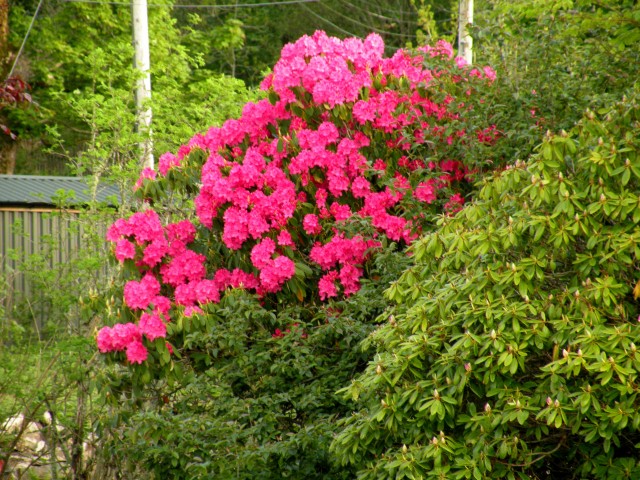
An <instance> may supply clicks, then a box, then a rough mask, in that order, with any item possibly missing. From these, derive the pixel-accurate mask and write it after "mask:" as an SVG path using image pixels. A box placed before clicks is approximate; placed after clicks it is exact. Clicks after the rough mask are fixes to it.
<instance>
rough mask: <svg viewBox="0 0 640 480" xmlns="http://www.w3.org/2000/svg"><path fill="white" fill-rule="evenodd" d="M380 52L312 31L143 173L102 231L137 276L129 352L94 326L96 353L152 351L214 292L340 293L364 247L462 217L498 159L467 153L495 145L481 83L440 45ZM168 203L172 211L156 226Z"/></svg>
mask: <svg viewBox="0 0 640 480" xmlns="http://www.w3.org/2000/svg"><path fill="white" fill-rule="evenodd" d="M383 51H384V45H383V42H382V39H381V38H380V37H379V36H378V35H370V36H369V37H367V38H366V39H365V40H360V39H346V40H339V39H337V38H332V37H329V36H327V35H326V34H324V33H323V32H317V33H316V34H314V35H313V36H312V37H308V36H305V37H303V38H301V39H300V40H298V41H297V42H295V43H293V44H289V45H287V46H285V47H284V48H283V50H282V56H281V58H280V60H279V61H278V62H277V64H276V65H275V67H274V69H273V73H272V74H270V75H269V76H267V77H266V78H265V80H264V81H263V83H262V88H263V89H264V90H265V92H266V93H267V97H268V98H265V99H263V100H261V101H259V102H257V103H248V104H247V105H246V106H245V108H244V109H243V113H242V116H241V117H240V118H239V119H237V120H229V121H227V122H226V123H225V124H224V125H223V126H222V127H219V128H218V127H216V128H212V129H210V130H209V131H207V132H206V133H204V134H197V135H195V136H194V137H193V138H192V139H191V140H190V141H189V142H188V143H187V144H186V145H184V146H182V147H181V148H180V149H179V150H178V151H177V152H176V153H175V154H174V153H166V154H164V155H162V156H161V157H160V159H159V162H158V172H157V174H156V173H155V172H151V171H146V170H145V171H143V172H142V175H141V177H140V180H139V181H138V183H137V184H136V188H137V189H138V192H139V193H140V195H141V196H142V197H143V198H145V200H146V201H147V202H148V209H146V210H144V211H141V212H139V213H136V214H134V215H133V216H131V217H130V218H128V219H120V220H118V221H117V222H116V223H115V224H113V226H112V227H111V228H110V229H109V231H108V235H107V238H108V240H109V241H111V242H113V244H114V250H115V256H116V258H117V259H118V260H119V261H120V262H123V263H125V264H126V265H127V266H128V268H129V270H130V271H131V272H133V274H134V276H136V277H138V278H137V279H132V280H130V281H129V282H128V283H127V284H126V286H125V290H124V299H125V304H126V307H127V310H128V314H127V315H125V318H126V319H130V320H131V322H130V323H131V326H127V327H126V329H125V330H122V331H126V332H129V337H128V338H129V340H130V342H131V344H132V345H129V344H126V343H127V342H126V341H123V340H122V339H121V334H122V332H121V331H120V330H119V331H118V332H117V334H116V332H114V330H113V329H109V327H105V330H103V331H101V332H100V334H99V348H100V351H102V352H118V351H125V352H126V355H127V358H128V360H129V362H131V363H134V362H135V363H140V362H142V361H144V360H145V359H146V355H145V352H144V351H143V348H140V344H142V345H145V344H148V343H149V342H153V341H154V340H155V339H158V342H157V344H158V345H159V347H158V350H159V351H160V350H162V349H163V348H166V347H164V345H165V344H164V343H163V342H164V340H163V339H164V338H165V337H166V335H167V332H172V331H173V332H177V331H179V330H180V328H181V327H180V325H178V324H176V325H175V326H174V327H171V325H172V323H171V322H172V319H176V318H183V317H185V316H186V317H187V318H190V317H191V316H193V315H194V314H199V313H202V312H203V308H206V305H210V304H212V303H217V302H219V301H220V299H221V297H223V296H224V295H225V291H226V290H227V289H228V288H242V289H245V290H247V291H249V292H252V293H255V294H257V295H258V296H259V297H260V298H262V299H263V301H264V302H266V304H267V305H269V304H272V305H277V304H279V303H282V302H285V303H286V302H291V301H295V302H300V301H304V302H310V303H314V302H317V301H326V300H329V299H337V298H341V297H348V296H350V295H353V294H354V293H356V292H357V291H358V290H359V289H360V287H361V281H362V279H363V277H366V275H367V265H368V262H369V260H370V259H371V257H372V255H375V254H376V251H377V250H378V249H380V248H382V247H383V246H384V245H387V244H388V243H389V242H395V243H398V244H400V245H406V244H409V243H411V242H412V241H413V240H414V239H415V238H416V237H417V236H418V235H419V234H420V232H421V231H422V230H423V229H424V228H428V227H429V225H431V224H432V222H433V219H434V216H435V215H438V214H441V213H444V214H452V213H455V212H456V211H458V210H459V209H460V208H462V205H463V204H464V203H465V201H466V199H467V196H468V194H469V192H470V190H471V182H472V181H473V178H474V177H475V176H476V175H477V174H479V173H481V172H483V171H484V170H485V169H486V168H487V165H488V164H491V163H493V162H496V161H498V160H499V159H494V158H492V157H491V155H489V154H487V155H486V156H484V157H482V156H479V155H477V153H478V152H479V151H483V149H484V150H486V151H487V153H488V152H490V147H491V145H492V144H493V143H495V142H496V141H497V140H498V139H499V134H498V130H497V129H496V127H495V125H492V124H491V123H490V122H487V121H486V115H485V114H486V108H484V109H483V110H480V109H479V106H480V105H481V102H483V101H484V95H485V94H486V92H487V91H488V90H489V89H490V87H491V84H492V82H493V79H494V78H495V72H493V70H491V69H490V68H488V67H485V68H471V67H468V66H466V65H464V61H462V60H461V59H454V58H453V50H452V48H451V46H450V45H449V44H447V43H446V42H443V41H440V42H438V43H437V44H436V45H435V46H434V47H422V48H419V49H418V50H417V51H415V52H409V51H404V50H399V51H398V52H397V53H396V54H395V55H393V56H392V57H384V56H383ZM481 112H484V113H481ZM472 154H473V155H472ZM477 158H484V159H485V160H483V161H481V162H478V161H477V160H475V159H477ZM167 200H169V201H171V202H173V207H174V208H175V207H176V205H177V204H176V203H175V202H177V201H178V200H179V202H180V205H181V208H179V211H180V214H178V213H175V214H174V215H173V216H167V215H165V214H164V213H165V210H164V208H163V207H162V206H161V205H162V204H163V202H166V201H167ZM156 210H157V211H156ZM158 212H160V213H162V216H161V215H159V214H158ZM169 217H171V218H169ZM161 324H162V325H161ZM166 327H169V328H166ZM119 328H120V329H122V328H124V327H119ZM172 328H173V330H172ZM116 338H117V340H116ZM125 344H126V345H125Z"/></svg>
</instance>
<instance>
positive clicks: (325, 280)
mask: <svg viewBox="0 0 640 480" xmlns="http://www.w3.org/2000/svg"><path fill="white" fill-rule="evenodd" d="M337 279H338V272H337V271H335V270H331V271H329V272H328V273H325V274H324V275H323V276H322V278H320V281H319V282H318V293H319V294H320V300H327V299H328V298H333V297H337V296H338V290H337V288H336V283H335V282H336V280H337Z"/></svg>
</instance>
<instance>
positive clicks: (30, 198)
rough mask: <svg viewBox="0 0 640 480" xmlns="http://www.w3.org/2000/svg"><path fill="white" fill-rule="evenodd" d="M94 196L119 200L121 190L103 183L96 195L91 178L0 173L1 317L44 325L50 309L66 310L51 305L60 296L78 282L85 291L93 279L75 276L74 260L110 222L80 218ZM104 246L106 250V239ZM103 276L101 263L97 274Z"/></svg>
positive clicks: (109, 201) (106, 201)
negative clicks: (92, 221) (89, 183)
mask: <svg viewBox="0 0 640 480" xmlns="http://www.w3.org/2000/svg"><path fill="white" fill-rule="evenodd" d="M93 197H95V200H96V201H98V202H101V203H103V204H105V205H111V206H116V205H117V204H118V203H119V198H120V192H119V190H118V188H117V187H116V186H113V185H103V184H100V185H98V187H97V188H95V192H94V194H93V195H92V194H91V190H90V188H89V185H88V184H87V182H86V181H85V180H84V179H82V178H76V177H52V176H32V175H0V319H1V318H2V317H3V316H4V317H5V318H10V317H11V318H13V317H19V318H18V319H17V320H20V321H25V322H26V321H31V322H34V321H35V324H36V327H37V328H41V327H42V326H43V325H45V324H46V322H47V321H48V320H49V319H50V317H51V315H56V316H59V315H61V313H60V312H59V311H56V312H53V311H52V309H53V308H58V307H60V305H56V306H54V305H53V304H54V303H56V301H57V300H56V299H60V302H63V301H64V296H65V295H67V296H69V295H71V294H72V292H73V291H75V290H76V288H75V287H77V290H78V291H82V289H83V285H82V284H81V283H87V282H88V281H89V280H90V279H87V278H84V277H83V276H82V275H80V276H78V278H73V276H74V273H73V271H72V270H73V267H72V266H73V265H74V262H75V261H77V260H78V259H79V258H81V256H82V253H83V250H84V249H86V248H89V249H91V248H96V245H95V244H96V243H99V242H96V241H95V238H96V237H95V235H96V231H99V233H98V236H100V235H101V236H102V238H104V231H105V229H106V226H107V225H102V226H98V225H96V224H93V225H89V227H90V228H87V224H86V222H84V223H83V222H81V221H79V220H80V218H81V216H80V209H81V208H82V207H83V206H85V205H88V204H89V203H90V202H92V198H93ZM92 235H93V236H94V239H93V244H91V245H89V244H88V242H91V241H92V240H91V236H92ZM102 248H103V250H104V251H105V252H106V250H107V248H108V247H107V245H106V243H105V244H104V245H103V246H102ZM85 253H86V252H85ZM65 268H67V271H65ZM88 271H89V272H90V268H89V269H88ZM100 276H101V272H100V269H97V270H96V272H95V275H94V277H95V278H94V279H95V280H97V279H98V277H100ZM69 282H71V283H74V282H75V285H70V284H69ZM86 286H87V288H89V285H86ZM56 288H58V289H59V290H56ZM2 310H4V315H2V314H3V311H2ZM27 319H28V320H27ZM56 321H60V320H59V319H56Z"/></svg>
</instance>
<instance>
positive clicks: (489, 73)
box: [482, 67, 496, 82]
mask: <svg viewBox="0 0 640 480" xmlns="http://www.w3.org/2000/svg"><path fill="white" fill-rule="evenodd" d="M482 71H483V72H484V75H485V77H487V79H488V80H489V81H490V82H493V81H494V80H495V79H496V71H495V70H494V69H493V68H491V67H483V68H482Z"/></svg>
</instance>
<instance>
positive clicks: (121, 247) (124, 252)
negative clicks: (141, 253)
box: [115, 238, 136, 262]
mask: <svg viewBox="0 0 640 480" xmlns="http://www.w3.org/2000/svg"><path fill="white" fill-rule="evenodd" d="M115 256H116V258H117V259H118V260H120V261H121V262H124V261H125V260H126V259H127V258H134V257H135V256H136V247H135V245H134V244H133V243H131V242H130V241H129V240H125V239H124V238H121V239H120V240H118V242H117V243H116V251H115Z"/></svg>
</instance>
